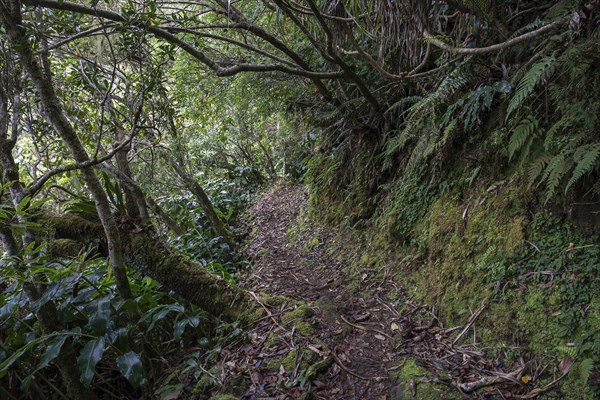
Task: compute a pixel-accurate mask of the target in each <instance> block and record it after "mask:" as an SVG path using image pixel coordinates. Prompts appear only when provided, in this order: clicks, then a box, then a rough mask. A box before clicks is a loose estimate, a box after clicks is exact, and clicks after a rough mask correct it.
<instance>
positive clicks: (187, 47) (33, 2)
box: [23, 0, 343, 79]
mask: <svg viewBox="0 0 600 400" xmlns="http://www.w3.org/2000/svg"><path fill="white" fill-rule="evenodd" d="M23 4H26V5H30V6H38V7H45V8H51V9H56V10H64V11H71V12H77V13H80V14H86V15H92V16H96V17H100V18H104V19H108V20H111V21H115V22H125V23H126V22H128V21H127V20H126V19H125V17H123V16H122V15H121V14H118V13H116V12H113V11H110V10H106V9H102V8H98V7H89V6H85V5H82V4H77V3H72V2H70V1H57V0H24V1H23ZM135 25H136V26H137V27H138V28H140V29H144V30H146V31H147V32H150V33H152V34H153V35H154V36H156V37H158V38H161V39H164V40H166V41H167V42H169V43H171V44H174V45H176V46H177V47H179V48H180V49H181V50H183V51H185V52H186V53H188V54H190V55H191V56H192V57H194V58H195V59H197V60H198V61H200V62H202V63H203V64H204V65H206V66H207V67H208V68H210V69H211V70H212V71H213V72H215V74H216V75H217V76H233V75H236V74H238V73H240V72H274V71H279V72H284V73H286V74H290V75H296V76H303V77H306V78H310V79H337V78H340V77H342V75H343V74H342V73H341V72H313V71H310V70H304V69H297V68H290V67H286V66H284V65H280V64H246V63H241V64H236V65H233V66H229V67H221V66H219V64H218V63H217V62H215V61H214V60H212V59H211V58H209V57H208V56H207V55H206V54H204V53H203V52H201V51H200V50H198V49H197V48H195V47H194V46H192V45H191V44H189V43H187V42H186V41H184V40H182V39H180V38H179V37H177V36H175V35H173V34H171V33H169V32H168V31H167V30H165V29H163V28H162V27H158V26H146V25H144V24H142V23H136V24H135Z"/></svg>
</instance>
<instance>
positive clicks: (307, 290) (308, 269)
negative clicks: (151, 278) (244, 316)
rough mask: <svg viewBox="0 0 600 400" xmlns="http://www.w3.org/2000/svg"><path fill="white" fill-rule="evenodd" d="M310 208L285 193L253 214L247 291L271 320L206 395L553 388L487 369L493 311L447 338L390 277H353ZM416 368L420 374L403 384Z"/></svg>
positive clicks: (239, 348)
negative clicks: (481, 325)
mask: <svg viewBox="0 0 600 400" xmlns="http://www.w3.org/2000/svg"><path fill="white" fill-rule="evenodd" d="M307 200H308V195H307V193H306V191H305V189H304V188H303V187H302V186H299V185H294V186H285V187H280V188H276V189H272V190H271V191H269V192H268V193H266V194H264V195H263V196H262V198H261V199H260V200H259V201H258V202H257V203H256V204H255V205H254V206H253V207H251V208H250V210H249V229H250V230H251V231H252V232H251V233H250V234H249V240H248V243H247V246H246V253H247V255H248V256H249V257H250V258H251V259H252V260H253V261H254V265H255V269H253V271H252V272H251V273H250V274H248V275H247V276H245V277H244V278H242V282H241V285H242V286H244V287H245V288H246V289H248V290H249V291H250V293H251V294H252V295H253V296H254V297H255V299H256V300H257V302H258V303H259V304H260V305H261V306H262V308H263V309H264V310H265V311H266V316H263V317H260V318H258V321H256V322H255V323H254V324H252V326H250V327H246V328H247V329H248V331H249V334H248V335H249V337H248V339H249V340H245V341H238V342H233V343H232V344H231V345H230V346H227V349H223V350H222V352H221V354H220V358H219V361H218V366H219V368H218V369H217V370H214V371H213V375H214V376H213V377H214V379H216V380H218V381H219V382H220V385H219V386H217V387H216V388H214V389H212V390H210V391H205V393H210V394H211V395H217V394H220V393H228V394H231V395H233V396H234V398H241V399H264V400H266V399H273V400H275V399H305V400H306V399H332V400H335V399H357V400H358V399H365V400H400V399H414V398H418V399H451V398H485V399H505V398H535V397H537V394H540V393H543V392H544V391H546V390H549V389H550V388H551V387H550V386H547V387H542V388H539V387H538V388H534V387H533V386H532V385H531V384H529V385H527V382H528V381H529V380H531V379H537V378H538V376H537V375H536V374H537V372H535V371H532V368H533V367H536V368H538V369H540V368H539V367H541V366H539V365H525V364H523V363H522V362H521V363H519V364H510V363H508V362H506V363H503V362H501V361H500V360H498V359H491V358H488V357H486V356H485V354H484V352H482V351H481V350H480V349H479V348H478V344H477V340H476V339H475V338H474V336H471V339H468V340H466V339H465V338H469V337H470V336H469V335H470V333H469V332H470V329H471V328H472V326H473V325H474V323H475V321H476V319H477V317H478V316H479V314H480V313H481V312H482V310H483V309H484V307H482V308H481V309H479V310H477V311H476V312H474V313H473V314H472V315H471V318H469V320H467V321H465V325H464V326H457V327H451V328H444V327H443V325H442V324H441V323H440V321H438V320H437V319H436V317H435V315H433V314H432V313H431V312H430V311H428V309H427V306H425V305H416V304H413V303H412V302H411V301H410V299H408V298H407V297H405V296H404V293H403V289H402V287H401V286H400V285H399V284H397V283H396V282H394V279H393V278H392V277H391V276H390V275H389V274H386V273H385V272H381V271H374V270H369V269H368V267H365V266H361V267H360V273H359V274H357V273H353V272H352V271H353V268H351V266H350V265H349V264H348V262H347V261H346V260H339V259H337V258H336V257H334V256H332V255H331V254H330V253H331V251H328V250H331V249H332V248H333V247H332V246H331V243H332V241H333V240H334V239H336V236H335V234H334V233H333V232H331V231H329V230H327V229H325V228H323V227H317V226H315V224H313V223H310V222H309V221H308V219H307V218H302V217H301V216H302V215H303V212H304V210H305V209H306V207H307V203H308V201H307ZM299 217H301V218H299ZM337 240H339V238H337ZM467 341H468V342H469V343H467V344H463V342H467ZM415 360H416V363H415ZM407 362H409V363H410V362H412V365H413V367H412V369H411V373H408V372H407V371H406V370H404V372H401V371H403V369H404V368H405V367H406V363H407ZM421 367H423V368H421ZM426 370H427V371H428V372H427V371H426ZM523 377H526V378H527V379H522V378H523ZM434 384H435V385H434ZM423 385H425V386H423ZM534 393H535V395H532V394H534Z"/></svg>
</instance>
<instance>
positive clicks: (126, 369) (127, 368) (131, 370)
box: [117, 351, 144, 387]
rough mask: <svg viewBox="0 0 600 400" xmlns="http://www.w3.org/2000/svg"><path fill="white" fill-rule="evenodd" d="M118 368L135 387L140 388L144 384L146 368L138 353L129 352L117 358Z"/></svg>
mask: <svg viewBox="0 0 600 400" xmlns="http://www.w3.org/2000/svg"><path fill="white" fill-rule="evenodd" d="M117 366H118V367H119V371H121V373H122V374H123V376H124V377H125V378H126V379H127V380H128V381H129V383H131V385H133V387H139V386H140V385H142V384H143V383H144V368H143V366H142V359H141V358H140V356H139V355H138V354H137V353H134V352H133V351H129V352H127V353H125V354H123V355H120V356H119V357H117Z"/></svg>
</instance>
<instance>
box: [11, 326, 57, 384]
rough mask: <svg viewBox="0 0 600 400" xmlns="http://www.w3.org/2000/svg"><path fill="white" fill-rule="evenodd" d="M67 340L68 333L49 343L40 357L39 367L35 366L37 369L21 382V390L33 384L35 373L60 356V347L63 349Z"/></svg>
mask: <svg viewBox="0 0 600 400" xmlns="http://www.w3.org/2000/svg"><path fill="white" fill-rule="evenodd" d="M65 340H67V335H62V336H58V337H56V338H55V339H54V340H53V341H51V342H50V344H49V345H48V347H46V350H44V353H43V354H42V356H41V357H40V361H39V362H38V365H37V367H35V369H34V370H33V371H32V372H31V373H30V374H29V375H27V377H25V379H23V383H22V384H21V390H23V391H27V389H28V388H29V385H30V384H31V378H33V375H34V374H35V373H36V372H38V371H40V370H42V369H44V368H46V367H47V366H48V364H50V362H51V361H52V360H54V359H55V358H56V357H58V354H59V353H60V349H62V347H63V344H65Z"/></svg>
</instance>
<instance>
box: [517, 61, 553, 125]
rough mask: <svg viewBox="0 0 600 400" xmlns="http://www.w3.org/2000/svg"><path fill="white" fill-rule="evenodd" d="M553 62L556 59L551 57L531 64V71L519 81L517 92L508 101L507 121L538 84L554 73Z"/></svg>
mask: <svg viewBox="0 0 600 400" xmlns="http://www.w3.org/2000/svg"><path fill="white" fill-rule="evenodd" d="M555 62H556V59H555V58H554V57H553V56H551V57H546V58H543V59H542V60H540V61H538V62H537V63H535V64H533V66H532V67H531V69H530V70H529V71H527V73H526V74H525V76H523V78H522V79H521V80H520V81H519V84H518V85H517V91H516V92H515V94H514V95H513V97H512V98H511V99H510V103H509V104H508V110H507V115H506V120H507V121H508V118H509V117H510V115H511V114H512V113H513V112H514V111H515V110H516V109H518V108H519V107H521V105H522V104H523V102H524V101H525V99H526V98H527V97H529V95H530V94H531V93H532V92H533V90H534V89H535V87H536V86H537V85H538V83H540V82H541V81H542V80H544V79H546V78H548V77H550V75H552V73H553V72H554V64H555Z"/></svg>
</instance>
